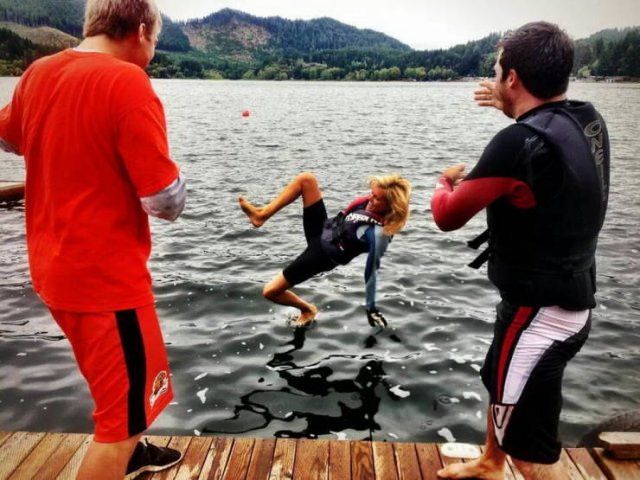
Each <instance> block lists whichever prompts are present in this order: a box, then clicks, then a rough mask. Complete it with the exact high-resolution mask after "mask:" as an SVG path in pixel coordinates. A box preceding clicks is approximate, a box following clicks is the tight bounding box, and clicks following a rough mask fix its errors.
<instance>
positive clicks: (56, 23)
mask: <svg viewBox="0 0 640 480" xmlns="http://www.w3.org/2000/svg"><path fill="white" fill-rule="evenodd" d="M84 3H85V2H84V0H19V1H17V0H0V20H4V21H7V22H15V23H21V24H23V25H28V26H30V27H42V26H47V27H53V28H57V29H58V30H62V31H63V32H66V33H69V34H70V35H73V36H75V37H79V36H81V35H82V24H83V21H84Z"/></svg>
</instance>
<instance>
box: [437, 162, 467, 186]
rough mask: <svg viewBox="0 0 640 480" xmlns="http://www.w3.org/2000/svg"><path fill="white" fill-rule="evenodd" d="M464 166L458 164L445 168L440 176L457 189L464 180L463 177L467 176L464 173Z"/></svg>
mask: <svg viewBox="0 0 640 480" xmlns="http://www.w3.org/2000/svg"><path fill="white" fill-rule="evenodd" d="M464 169H465V164H464V163H459V164H458V165H454V166H453V167H449V168H447V169H446V170H445V171H444V172H442V176H443V177H445V178H446V179H447V180H449V181H450V182H451V185H453V186H454V187H457V186H458V184H459V183H460V182H461V181H462V180H464V177H466V176H467V174H466V173H465V172H464Z"/></svg>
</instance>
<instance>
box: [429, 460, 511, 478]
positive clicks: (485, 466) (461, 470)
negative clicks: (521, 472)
mask: <svg viewBox="0 0 640 480" xmlns="http://www.w3.org/2000/svg"><path fill="white" fill-rule="evenodd" d="M438 478H478V479H485V480H503V479H504V464H502V465H498V464H496V463H494V462H493V461H491V460H486V459H484V458H482V457H480V458H478V459H476V460H472V461H470V462H468V463H454V464H452V465H449V466H448V467H445V468H443V469H442V470H438Z"/></svg>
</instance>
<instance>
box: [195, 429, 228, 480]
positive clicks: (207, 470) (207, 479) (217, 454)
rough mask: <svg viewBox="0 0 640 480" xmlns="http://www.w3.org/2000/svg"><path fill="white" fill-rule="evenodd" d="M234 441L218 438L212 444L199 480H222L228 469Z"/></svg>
mask: <svg viewBox="0 0 640 480" xmlns="http://www.w3.org/2000/svg"><path fill="white" fill-rule="evenodd" d="M232 446H233V439H232V438H228V437H218V438H216V439H215V440H214V441H213V442H212V443H211V448H210V449H209V453H208V454H207V457H206V458H205V460H204V464H203V465H202V470H201V471H200V477H199V479H198V480H220V479H221V478H222V475H223V474H224V470H225V468H226V467H227V461H228V460H229V454H230V453H231V447H232Z"/></svg>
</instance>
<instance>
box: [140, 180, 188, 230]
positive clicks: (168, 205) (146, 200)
mask: <svg viewBox="0 0 640 480" xmlns="http://www.w3.org/2000/svg"><path fill="white" fill-rule="evenodd" d="M186 200H187V182H185V180H184V177H183V176H182V175H179V176H178V178H176V179H175V180H174V181H173V183H171V185H169V186H168V187H167V188H165V189H164V190H162V191H160V192H158V193H156V194H155V195H151V196H149V197H142V198H141V199H140V202H141V203H142V209H143V210H144V211H145V212H147V214H148V215H151V216H152V217H157V218H162V219H163V220H169V221H171V222H173V221H174V220H175V219H176V218H178V217H179V216H180V214H181V213H182V210H183V209H184V204H185V202H186Z"/></svg>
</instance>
